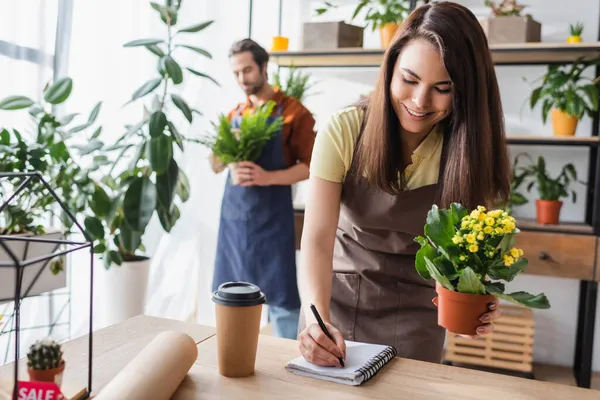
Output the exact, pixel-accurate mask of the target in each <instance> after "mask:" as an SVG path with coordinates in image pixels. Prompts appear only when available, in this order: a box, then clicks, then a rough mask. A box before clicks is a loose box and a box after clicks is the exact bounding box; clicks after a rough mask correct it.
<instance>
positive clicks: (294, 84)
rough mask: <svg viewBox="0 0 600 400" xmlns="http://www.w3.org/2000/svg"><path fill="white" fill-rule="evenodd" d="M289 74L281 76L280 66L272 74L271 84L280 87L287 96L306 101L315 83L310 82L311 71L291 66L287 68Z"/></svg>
mask: <svg viewBox="0 0 600 400" xmlns="http://www.w3.org/2000/svg"><path fill="white" fill-rule="evenodd" d="M287 70H288V76H287V78H285V80H284V78H283V77H282V76H281V72H280V68H279V67H278V68H277V70H276V71H275V72H274V73H273V74H272V75H271V76H272V78H273V79H272V80H271V86H275V87H278V88H279V89H280V90H281V91H282V92H283V93H284V94H285V95H286V96H289V97H294V98H295V99H297V100H298V101H300V102H302V101H304V100H305V99H306V98H307V97H308V96H310V94H309V93H308V91H309V89H310V88H312V87H313V86H314V84H310V83H309V79H310V73H308V72H304V71H303V70H302V69H301V68H298V67H295V66H293V65H292V66H291V67H289V68H287Z"/></svg>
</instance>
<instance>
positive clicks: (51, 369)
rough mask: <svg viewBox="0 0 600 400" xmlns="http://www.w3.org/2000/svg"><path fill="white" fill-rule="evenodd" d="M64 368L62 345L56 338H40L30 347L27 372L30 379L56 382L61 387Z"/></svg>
mask: <svg viewBox="0 0 600 400" xmlns="http://www.w3.org/2000/svg"><path fill="white" fill-rule="evenodd" d="M64 369H65V360H64V359H63V352H62V349H61V346H60V344H58V343H57V342H55V341H54V340H52V339H42V340H38V341H36V342H35V343H33V344H32V345H31V346H30V347H29V351H28V353H27V372H28V373H29V379H30V380H32V381H42V382H54V383H56V384H57V385H58V386H59V387H60V385H61V383H62V375H63V371H64Z"/></svg>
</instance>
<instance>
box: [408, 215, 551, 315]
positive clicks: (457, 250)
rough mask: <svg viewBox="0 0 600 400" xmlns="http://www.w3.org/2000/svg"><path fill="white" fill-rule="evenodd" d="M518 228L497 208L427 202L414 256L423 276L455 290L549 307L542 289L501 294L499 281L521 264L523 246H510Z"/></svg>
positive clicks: (511, 275) (520, 268)
mask: <svg viewBox="0 0 600 400" xmlns="http://www.w3.org/2000/svg"><path fill="white" fill-rule="evenodd" d="M518 232H519V230H518V229H517V227H516V222H515V219H514V218H513V217H511V216H510V215H508V213H507V212H506V211H504V210H502V209H495V210H489V211H487V210H486V209H485V207H482V206H478V207H477V208H476V209H474V210H472V211H470V212H469V211H468V210H467V209H465V208H464V207H463V206H462V205H461V204H459V203H452V204H451V206H450V208H449V209H440V208H438V207H437V206H436V205H433V207H432V208H431V210H430V211H429V212H428V213H427V219H426V223H425V230H424V234H425V237H423V236H417V237H416V238H415V241H416V242H417V243H419V244H420V245H421V248H420V249H419V251H418V252H417V255H416V259H415V267H416V270H417V272H418V273H419V274H420V275H421V277H422V278H423V279H427V280H430V279H434V280H435V281H436V282H437V283H438V284H439V285H441V286H443V287H444V288H446V289H448V290H451V291H456V292H460V293H469V294H475V295H477V294H491V295H493V296H496V297H497V298H500V299H504V300H508V301H510V302H513V303H515V304H520V305H523V306H527V307H531V308H549V307H550V303H549V301H548V299H547V298H546V295H544V294H543V293H541V294H537V295H532V294H529V293H527V292H523V291H518V292H513V293H505V284H504V283H503V282H502V281H504V282H511V281H513V280H514V278H515V277H516V276H517V275H518V274H519V273H521V272H523V271H524V270H525V269H526V268H527V258H524V257H523V250H522V249H518V248H516V247H514V244H515V239H516V235H517V234H518Z"/></svg>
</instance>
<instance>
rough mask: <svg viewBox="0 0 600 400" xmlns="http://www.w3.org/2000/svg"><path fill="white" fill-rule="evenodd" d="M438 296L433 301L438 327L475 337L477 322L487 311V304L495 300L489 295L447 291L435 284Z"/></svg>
mask: <svg viewBox="0 0 600 400" xmlns="http://www.w3.org/2000/svg"><path fill="white" fill-rule="evenodd" d="M435 291H436V292H437V294H438V296H437V299H435V300H434V303H435V305H437V307H438V325H439V326H442V327H444V328H446V329H447V330H448V332H451V333H455V334H460V335H476V334H477V332H476V329H477V327H479V326H481V325H483V323H482V322H481V321H480V320H479V318H481V316H482V315H483V314H485V313H486V312H488V311H489V308H488V307H489V304H490V303H491V302H493V301H495V300H496V297H494V296H492V295H491V294H468V293H459V292H454V291H451V290H448V289H446V288H444V287H443V286H440V285H439V284H436V288H435Z"/></svg>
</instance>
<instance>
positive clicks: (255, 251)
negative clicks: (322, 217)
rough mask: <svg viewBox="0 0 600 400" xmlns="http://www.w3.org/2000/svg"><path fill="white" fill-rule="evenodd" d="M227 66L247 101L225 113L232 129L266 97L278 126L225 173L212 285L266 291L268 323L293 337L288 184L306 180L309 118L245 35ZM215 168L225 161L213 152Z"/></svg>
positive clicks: (295, 306) (295, 298)
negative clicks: (254, 154) (252, 156)
mask: <svg viewBox="0 0 600 400" xmlns="http://www.w3.org/2000/svg"><path fill="white" fill-rule="evenodd" d="M229 60H230V65H231V69H232V70H233V73H234V76H235V78H236V79H237V82H238V84H239V85H240V87H241V88H242V90H243V91H244V92H245V93H246V96H247V97H246V102H245V103H241V104H238V105H237V107H235V108H234V109H233V110H232V111H231V112H230V113H229V118H230V120H231V122H232V127H233V128H239V124H240V119H241V115H243V113H244V112H246V111H248V110H254V109H255V108H256V107H257V106H261V105H263V104H264V103H266V102H267V101H268V100H273V101H274V102H275V103H276V105H275V107H274V110H273V114H272V117H271V118H272V119H273V118H277V117H278V116H282V117H283V120H284V125H283V127H282V129H281V131H280V132H279V133H278V134H277V135H276V136H275V137H274V138H273V139H271V140H270V141H269V142H268V143H267V144H266V146H265V147H264V150H263V152H262V154H261V156H260V157H259V158H258V159H257V160H255V161H254V162H242V163H240V164H239V167H238V168H237V169H235V170H234V171H229V174H235V175H236V177H237V178H238V179H239V181H240V182H241V183H240V184H239V185H232V184H231V180H230V179H229V178H230V177H229V176H228V179H227V183H226V186H225V192H224V195H223V200H222V204H221V219H220V226H219V238H218V245H217V255H216V260H215V271H214V279H213V290H216V289H217V288H218V286H219V285H220V284H222V283H224V282H228V281H246V282H251V283H254V284H256V285H258V286H259V287H260V289H261V290H262V291H263V292H264V293H265V295H266V298H267V305H268V316H269V322H270V323H271V325H272V327H273V333H274V334H275V335H276V336H279V337H285V338H290V339H295V338H296V335H297V329H298V318H299V314H300V296H299V293H298V285H297V281H296V245H295V243H296V242H295V230H294V209H293V205H292V187H291V185H293V184H295V183H297V182H299V181H302V180H305V179H307V178H308V173H309V164H310V158H311V154H312V148H313V143H314V138H315V132H314V125H315V120H314V118H313V116H312V114H311V112H310V111H308V110H307V109H306V108H305V107H304V106H303V105H302V104H301V103H300V102H299V101H298V100H297V99H295V98H292V97H289V96H286V95H285V94H284V93H283V92H281V91H280V90H279V88H277V87H271V86H270V85H269V83H268V78H267V64H268V61H269V54H268V53H267V52H266V51H265V49H264V48H262V47H261V46H259V45H258V44H257V43H256V42H254V41H252V40H250V39H244V40H241V41H239V42H237V43H235V44H234V45H233V46H232V47H231V49H230V51H229ZM211 164H212V168H213V170H214V171H215V172H217V173H218V172H220V171H222V170H223V169H225V166H224V165H223V164H222V163H221V162H220V161H219V160H218V159H216V158H215V157H214V156H213V157H211Z"/></svg>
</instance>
